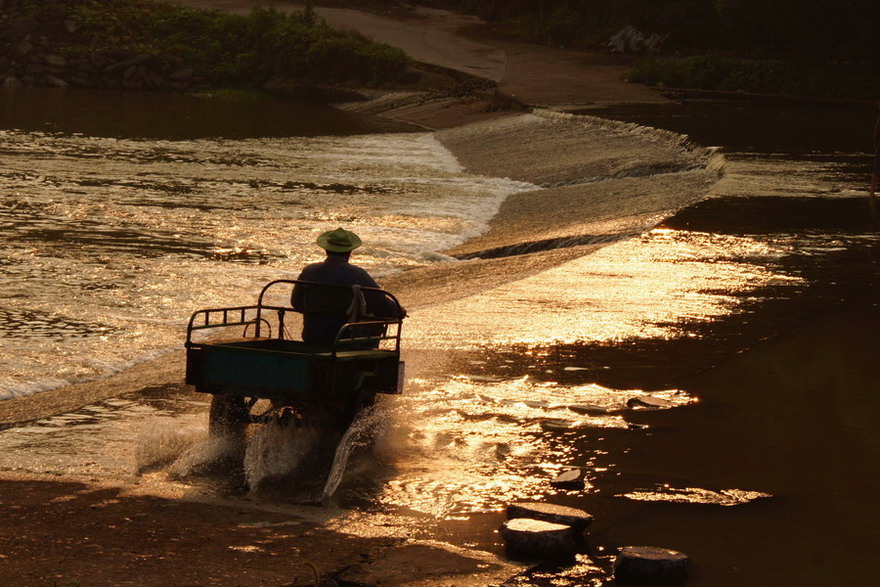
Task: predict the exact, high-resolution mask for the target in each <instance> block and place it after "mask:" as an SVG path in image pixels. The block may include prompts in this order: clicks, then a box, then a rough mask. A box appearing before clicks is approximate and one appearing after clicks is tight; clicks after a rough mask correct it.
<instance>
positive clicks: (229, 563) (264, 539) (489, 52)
mask: <svg viewBox="0 0 880 587" xmlns="http://www.w3.org/2000/svg"><path fill="white" fill-rule="evenodd" d="M184 3H186V4H189V5H193V6H199V7H206V8H220V9H225V10H237V11H247V10H249V9H250V7H251V6H253V5H255V4H258V2H251V1H245V0H241V1H213V2H212V1H208V0H204V1H202V0H186V1H185V2H184ZM279 5H280V4H279ZM321 14H322V16H324V17H325V18H327V19H328V21H330V22H331V23H333V24H335V25H337V26H341V27H345V28H356V29H358V30H361V32H363V33H364V34H366V35H367V36H371V37H373V38H375V39H377V40H380V41H383V42H386V43H390V44H394V45H398V46H401V47H403V48H405V49H408V50H410V51H411V52H412V53H414V54H415V55H414V56H415V58H416V59H418V60H420V61H424V62H426V63H431V64H433V65H437V66H441V67H444V68H449V69H453V70H458V71H461V72H463V73H466V74H468V75H481V72H482V75H483V76H484V77H486V78H487V79H489V80H491V81H492V82H494V83H496V84H497V88H498V92H499V93H500V94H503V95H505V96H508V97H510V98H513V99H514V100H515V101H516V102H518V103H519V104H527V105H540V106H544V107H549V108H554V109H560V110H565V109H570V108H582V107H585V106H589V105H601V104H605V103H609V102H618V103H619V102H657V101H662V100H663V99H662V98H660V97H659V96H657V95H656V94H654V93H653V92H651V91H650V90H648V89H646V88H644V87H641V86H634V85H630V84H627V83H625V82H623V81H622V80H621V77H622V75H623V74H624V73H625V70H626V65H625V64H621V63H615V62H614V61H613V59H612V58H611V57H610V56H606V55H596V54H586V53H581V52H574V51H564V50H559V49H553V48H546V47H533V46H527V45H513V44H506V43H505V44H502V43H497V42H494V41H489V40H485V39H484V40H475V39H474V38H473V30H474V29H473V25H474V24H475V23H474V22H473V20H472V19H467V18H464V17H458V16H454V15H450V14H448V13H442V12H438V11H419V12H418V13H414V14H409V15H408V16H407V18H406V20H399V19H398V20H395V19H390V18H387V17H378V16H375V15H367V14H363V13H357V12H354V11H347V10H338V9H321ZM461 27H469V30H470V33H469V36H464V35H461V34H458V33H457V30H458V29H459V28H461ZM402 98H403V97H401V100H400V103H398V104H396V105H395V104H394V103H393V101H392V102H391V103H390V104H389V103H386V105H384V106H382V107H381V108H380V110H381V111H382V112H383V115H384V116H389V117H393V118H396V119H398V120H402V121H406V122H410V123H413V124H416V125H419V126H422V127H425V128H432V129H438V128H451V127H457V126H461V125H465V124H469V123H471V122H476V121H481V120H486V119H490V118H497V117H501V116H509V115H510V114H511V112H509V111H497V109H495V110H493V109H492V108H489V106H490V105H491V103H492V102H493V100H494V99H495V98H487V97H485V96H483V97H480V96H476V97H466V98H455V99H437V100H412V99H410V100H409V101H406V100H403V99H402ZM647 206H648V208H650V203H648V204H647ZM487 238H493V237H492V233H490V235H489V236H488V237H487ZM480 246H482V245H480ZM465 248H467V247H466V246H465V247H464V248H463V249H462V250H464V249H465ZM589 250H590V249H589V247H585V248H579V249H572V250H569V251H565V252H557V253H547V255H548V257H552V256H553V255H556V256H559V255H566V254H567V255H571V254H578V255H580V254H585V253H586V252H588V251H589ZM558 262H559V259H555V258H553V259H549V260H548V263H551V264H552V263H558ZM398 285H400V286H401V287H406V280H405V279H403V280H401V282H400V283H399V284H398ZM182 366H183V359H182V353H173V354H171V355H169V356H166V357H164V358H162V359H159V360H156V361H153V362H150V363H146V364H142V365H140V366H139V367H137V368H135V369H133V370H131V371H128V372H124V373H120V374H118V375H116V376H113V377H110V378H108V379H106V380H104V381H101V382H96V383H88V384H83V385H77V386H71V387H68V388H65V389H64V390H63V392H49V393H46V394H42V395H38V396H33V397H29V398H23V399H19V400H11V401H7V402H3V403H2V404H0V426H8V425H10V424H12V423H15V422H22V421H28V420H33V419H36V418H39V417H44V416H47V415H49V414H53V413H61V412H65V411H69V410H72V409H75V408H77V407H80V406H82V405H85V404H88V403H91V402H95V401H99V400H101V399H104V398H108V397H114V396H118V395H122V394H124V393H131V392H137V391H140V390H143V389H148V388H152V387H159V386H162V385H168V384H169V382H171V385H179V382H180V381H181V380H182V375H183V369H182ZM0 512H2V515H3V516H4V519H6V520H7V531H6V532H4V533H3V534H2V535H0V574H2V576H3V577H4V578H5V579H6V581H7V582H9V583H10V584H16V585H47V584H59V585H61V584H82V585H111V584H113V585H118V584H137V585H154V584H155V585H159V584H162V585H208V584H224V585H229V584H233V585H254V584H267V585H282V584H299V585H309V584H312V582H311V581H312V579H311V577H312V573H313V570H312V568H313V567H312V565H314V568H316V569H317V570H318V572H319V573H320V574H321V576H322V577H328V576H333V577H336V578H339V579H343V580H348V581H354V582H357V583H358V584H365V585H490V584H498V583H501V582H503V581H504V580H505V579H506V578H508V577H510V576H512V575H514V574H515V573H516V572H517V571H518V570H519V569H520V568H521V567H518V566H514V565H511V564H508V563H506V562H504V561H503V560H502V559H500V558H499V557H497V556H495V555H487V554H486V553H481V552H469V553H463V552H459V551H457V550H456V549H454V548H452V547H450V546H448V545H442V544H435V543H430V542H425V543H417V542H412V541H404V540H403V539H400V538H388V537H372V538H363V537H356V536H352V535H348V534H343V533H340V532H334V531H330V530H326V529H323V528H322V526H321V524H320V523H318V522H315V521H305V520H304V519H298V518H291V516H290V514H289V513H282V512H273V511H271V509H270V508H261V507H256V506H255V507H253V508H246V507H242V506H241V504H236V505H234V506H230V505H229V503H223V502H221V501H220V500H217V501H216V502H212V501H211V500H209V499H206V498H204V496H202V497H200V498H199V499H198V500H192V499H185V498H184V499H182V498H179V497H172V498H167V497H156V496H153V495H150V494H149V491H147V490H143V489H139V488H138V487H137V486H136V485H135V486H133V487H125V488H119V487H108V486H102V485H100V484H98V482H97V481H96V480H94V479H87V478H86V479H68V478H64V479H57V478H46V477H37V476H22V475H20V474H18V473H16V472H10V471H6V472H2V473H0ZM423 561H430V564H425V563H424V562H423Z"/></svg>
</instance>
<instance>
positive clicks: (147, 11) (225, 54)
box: [0, 0, 408, 86]
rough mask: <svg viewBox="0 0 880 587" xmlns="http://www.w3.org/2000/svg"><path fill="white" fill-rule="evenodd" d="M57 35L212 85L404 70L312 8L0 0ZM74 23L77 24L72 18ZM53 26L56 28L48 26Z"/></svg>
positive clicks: (388, 51) (384, 75)
mask: <svg viewBox="0 0 880 587" xmlns="http://www.w3.org/2000/svg"><path fill="white" fill-rule="evenodd" d="M0 3H2V5H3V8H4V12H6V13H7V15H9V13H14V14H15V15H25V16H27V17H30V18H33V19H34V20H35V21H36V22H38V23H41V26H42V27H43V30H42V31H41V32H43V33H47V34H54V36H55V38H56V39H57V41H56V45H58V47H57V48H58V50H59V51H60V52H61V53H62V54H63V55H64V56H65V57H68V58H75V57H78V56H79V57H82V56H85V55H95V54H102V53H114V52H117V53H118V52H120V51H128V52H130V53H135V54H138V55H148V56H154V57H156V58H160V59H162V58H170V59H174V60H178V61H179V60H183V61H185V62H186V63H187V65H188V66H190V67H191V68H192V69H193V70H195V72H196V74H197V75H199V76H200V77H202V78H204V79H206V80H207V81H208V82H209V83H212V84H229V85H245V86H247V85H261V84H263V83H265V82H266V81H267V80H268V79H270V78H271V77H272V76H275V75H283V76H286V77H288V78H293V79H299V80H307V81H313V82H320V83H340V82H351V81H355V82H361V83H374V84H381V83H383V82H387V81H391V80H394V79H396V78H397V77H398V76H400V75H402V73H403V72H404V70H405V68H406V66H407V64H408V58H407V57H406V55H405V54H404V53H403V52H402V51H400V50H398V49H395V48H392V47H389V46H387V45H381V44H377V43H373V42H371V41H369V40H367V39H365V38H364V37H362V36H360V35H357V34H355V33H351V32H343V31H338V30H335V29H332V28H331V27H330V26H328V25H327V24H326V23H324V22H323V21H322V20H321V19H319V18H317V17H316V16H315V15H314V13H313V12H311V11H309V10H305V11H302V12H292V13H282V12H278V11H276V10H274V9H272V8H269V9H266V8H255V9H254V10H253V11H252V12H251V13H250V14H249V15H247V16H243V15H235V14H227V13H224V12H220V11H206V10H198V9H194V8H188V7H185V6H180V5H177V4H172V3H163V2H154V1H152V0H0ZM71 22H73V23H75V26H74V27H71V26H69V23H71ZM48 23H55V29H57V30H54V31H47V30H45V29H46V27H47V26H48Z"/></svg>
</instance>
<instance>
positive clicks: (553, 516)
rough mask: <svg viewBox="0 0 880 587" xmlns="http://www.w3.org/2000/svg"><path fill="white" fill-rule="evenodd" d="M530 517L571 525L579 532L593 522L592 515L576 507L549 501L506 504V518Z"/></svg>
mask: <svg viewBox="0 0 880 587" xmlns="http://www.w3.org/2000/svg"><path fill="white" fill-rule="evenodd" d="M514 518H531V519H533V520H543V521H544V522H551V523H553V524H563V525H565V526H571V527H572V528H573V529H574V530H575V532H578V533H581V532H583V531H584V530H586V528H587V526H589V525H590V524H591V523H592V522H593V516H592V515H590V514H588V513H587V512H585V511H584V510H579V509H577V508H569V507H565V506H562V505H553V504H550V503H529V502H520V503H512V504H510V505H508V506H507V519H508V520H511V519H514Z"/></svg>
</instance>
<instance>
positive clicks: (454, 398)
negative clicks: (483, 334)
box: [377, 376, 695, 519]
mask: <svg viewBox="0 0 880 587" xmlns="http://www.w3.org/2000/svg"><path fill="white" fill-rule="evenodd" d="M409 384H410V386H411V389H410V390H408V392H407V394H405V395H403V396H399V397H396V398H394V399H395V402H396V403H395V405H394V406H393V408H392V410H393V414H394V417H393V418H392V420H393V421H394V422H395V425H394V429H393V430H391V431H390V432H389V433H388V434H386V435H385V437H384V438H383V439H382V440H381V441H380V443H379V446H378V450H377V454H378V455H379V456H380V458H381V459H382V460H384V461H386V462H393V466H394V470H395V473H394V475H393V478H392V479H390V480H388V481H387V482H386V483H385V484H384V486H383V487H382V489H381V493H380V495H378V496H377V499H378V501H380V502H381V503H383V504H386V505H390V506H393V507H398V508H403V509H405V510H408V511H415V512H418V513H421V514H426V515H430V516H432V517H436V518H439V519H457V518H458V517H461V516H467V515H470V514H474V513H481V512H491V511H497V510H500V509H503V507H504V504H506V503H509V502H511V501H515V500H524V499H536V498H538V497H540V496H541V495H546V494H547V493H548V491H552V489H551V487H550V485H549V481H550V480H551V479H553V478H554V477H555V476H556V475H558V474H559V473H560V472H562V471H563V470H564V469H566V468H583V469H585V470H588V471H590V473H589V474H594V473H595V472H596V471H595V470H594V469H595V468H596V460H597V458H600V457H602V456H603V453H602V451H600V450H598V448H597V449H594V450H592V451H591V452H589V454H579V453H578V451H577V450H575V449H574V448H573V447H572V446H570V445H569V444H567V442H566V441H565V440H564V437H565V431H574V430H578V429H582V428H592V429H596V430H602V429H608V428H614V429H623V430H626V429H627V428H629V426H630V425H629V423H628V422H627V415H628V414H631V413H632V412H633V411H634V410H638V409H649V408H646V407H645V406H650V405H657V406H659V405H662V406H665V407H675V406H681V405H686V404H688V403H691V402H693V401H695V400H694V398H693V397H691V396H689V395H687V394H686V393H684V392H682V391H680V390H665V391H658V392H651V393H648V392H644V391H640V390H615V389H610V388H607V387H603V386H601V385H597V384H586V385H575V386H563V385H559V384H556V383H549V382H541V381H537V380H535V379H533V378H531V377H528V376H527V377H521V378H516V379H510V380H500V381H483V380H475V379H473V378H469V377H466V376H459V377H453V378H450V379H447V380H438V379H413V380H410V381H409ZM634 398H635V399H639V400H644V401H643V402H633V401H632V400H633V399H634ZM637 404H638V405H637ZM560 430H562V431H563V432H562V434H560ZM589 474H588V475H589ZM589 486H590V484H589V478H588V479H587V488H588V489H587V490H589Z"/></svg>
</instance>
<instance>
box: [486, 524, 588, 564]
mask: <svg viewBox="0 0 880 587" xmlns="http://www.w3.org/2000/svg"><path fill="white" fill-rule="evenodd" d="M500 533H501V537H502V538H503V539H504V543H505V546H506V551H507V556H509V557H510V558H512V559H514V560H531V561H534V560H571V559H573V558H574V554H575V552H576V550H577V546H576V543H575V537H574V533H575V531H574V530H573V529H572V527H571V526H567V525H565V524H554V523H552V522H545V521H543V520H534V519H530V518H514V519H512V520H507V521H506V522H504V524H502V525H501V529H500Z"/></svg>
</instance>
